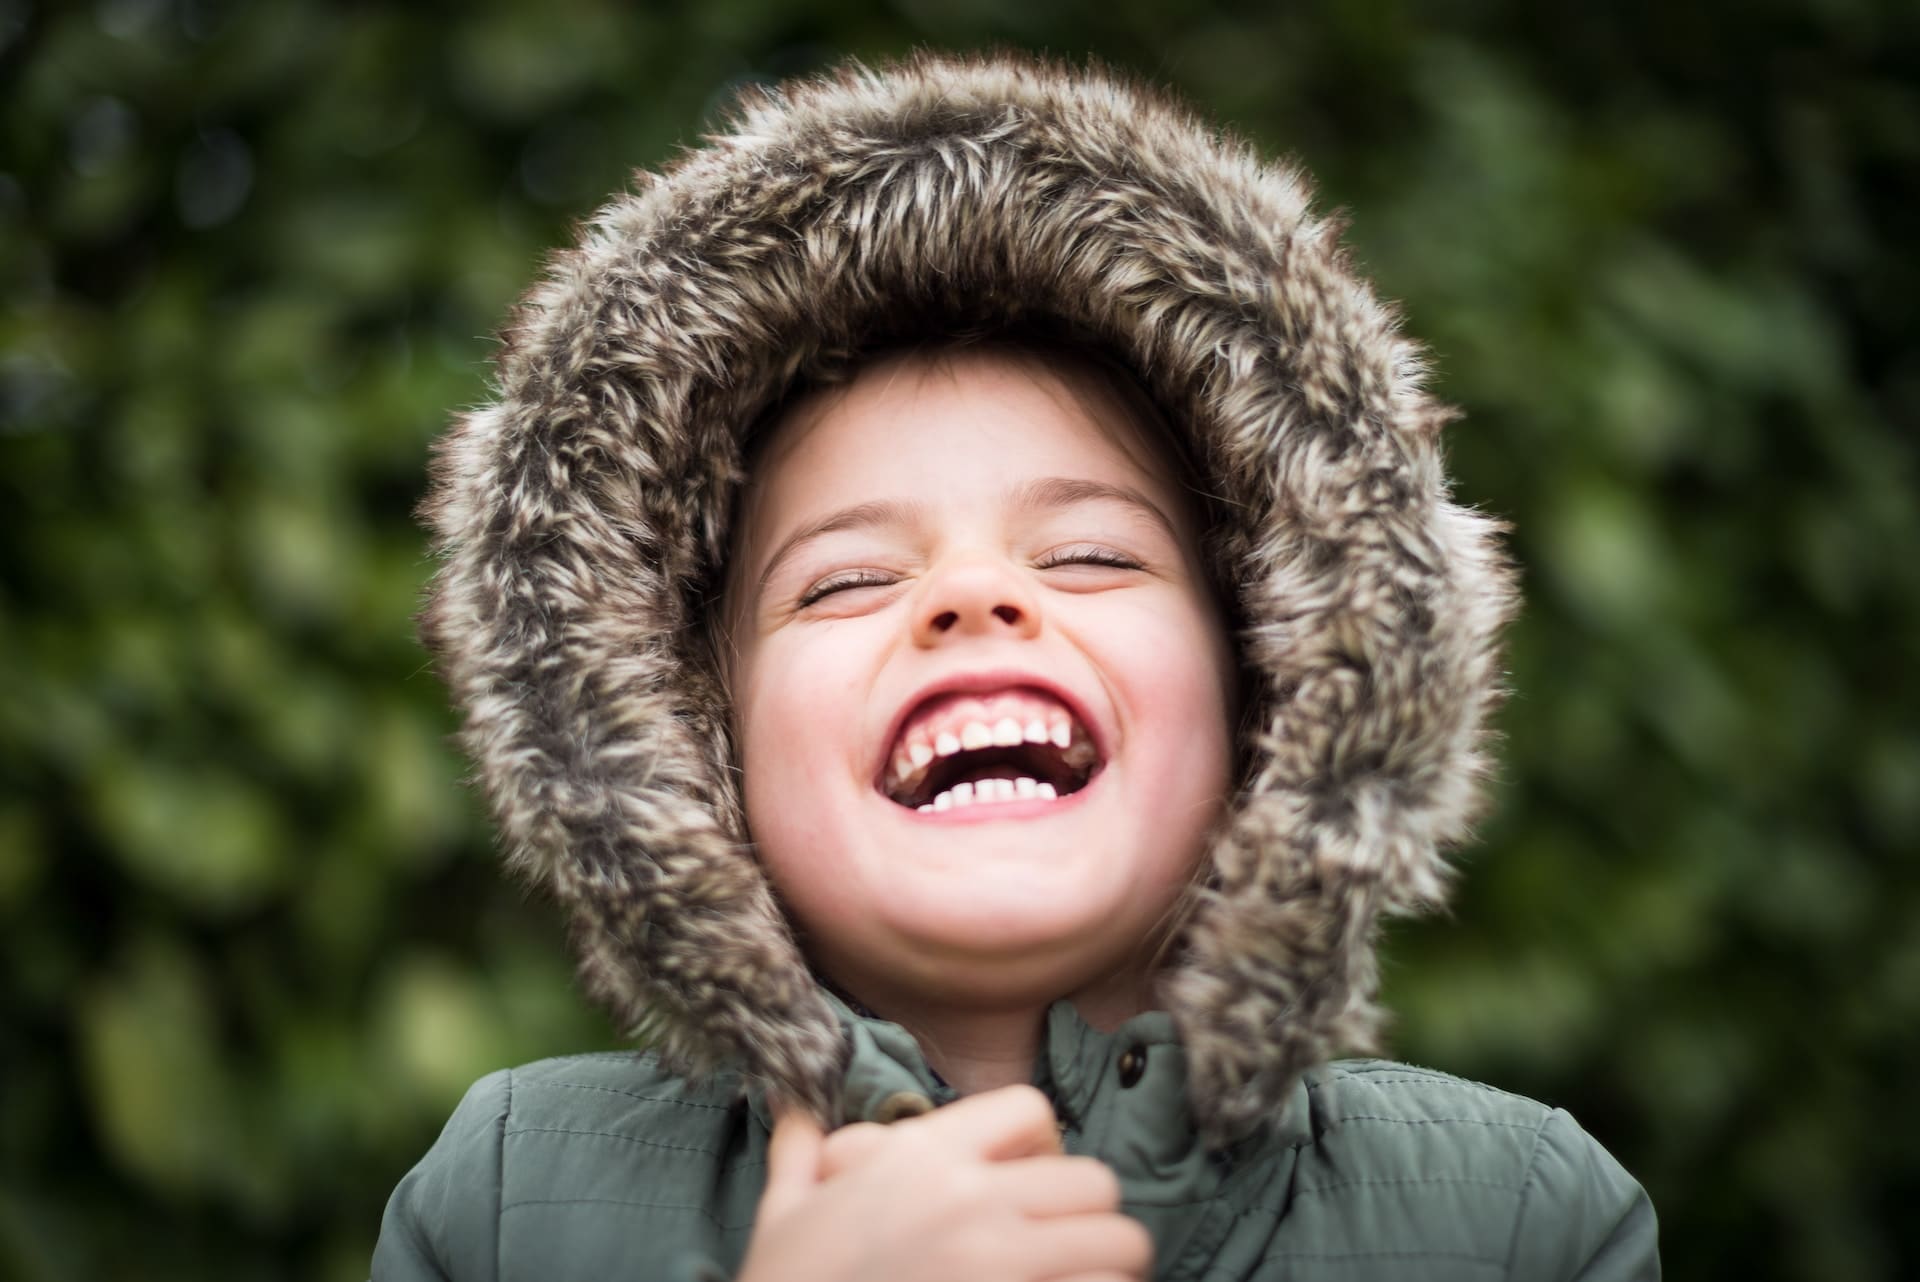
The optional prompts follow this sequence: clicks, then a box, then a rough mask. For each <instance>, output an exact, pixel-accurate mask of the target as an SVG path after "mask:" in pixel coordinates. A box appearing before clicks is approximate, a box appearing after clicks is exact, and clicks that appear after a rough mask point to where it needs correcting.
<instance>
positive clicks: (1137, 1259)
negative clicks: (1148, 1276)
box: [1121, 1217, 1153, 1271]
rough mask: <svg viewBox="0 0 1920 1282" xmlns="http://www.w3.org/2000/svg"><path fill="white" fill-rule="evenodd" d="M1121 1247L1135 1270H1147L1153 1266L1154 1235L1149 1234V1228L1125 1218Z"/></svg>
mask: <svg viewBox="0 0 1920 1282" xmlns="http://www.w3.org/2000/svg"><path fill="white" fill-rule="evenodd" d="M1121 1225H1122V1229H1121V1232H1122V1237H1121V1246H1122V1247H1123V1249H1124V1250H1125V1253H1126V1259H1127V1260H1128V1262H1129V1263H1130V1264H1131V1265H1132V1266H1133V1267H1135V1268H1138V1269H1141V1270H1143V1271H1144V1270H1145V1269H1147V1268H1149V1267H1151V1266H1152V1264H1153V1234H1151V1233H1149V1232H1147V1226H1146V1225H1144V1224H1142V1223H1140V1221H1138V1220H1136V1219H1132V1218H1130V1217H1123V1218H1122V1220H1121Z"/></svg>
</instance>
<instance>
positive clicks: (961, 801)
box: [918, 777, 1060, 815]
mask: <svg viewBox="0 0 1920 1282" xmlns="http://www.w3.org/2000/svg"><path fill="white" fill-rule="evenodd" d="M1059 795H1060V794H1059V791H1058V790H1057V789H1055V788H1054V786H1053V785H1052V784H1050V783H1043V782H1039V781H1037V780H1033V779H1028V778H1024V777H1023V778H1019V779H982V780H980V781H979V782H978V783H957V784H955V785H953V787H951V788H949V789H947V790H946V791H945V792H942V793H939V794H937V795H936V796H935V797H934V799H933V800H932V801H929V802H927V803H925V804H924V805H922V806H920V807H919V808H918V809H919V811H920V813H921V814H923V815H927V814H933V813H935V812H936V811H941V810H952V809H954V808H955V807H957V806H980V805H987V804H990V803H992V802H998V801H1028V800H1039V801H1054V800H1057V799H1058V798H1059Z"/></svg>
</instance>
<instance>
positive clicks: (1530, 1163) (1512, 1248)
mask: <svg viewBox="0 0 1920 1282" xmlns="http://www.w3.org/2000/svg"><path fill="white" fill-rule="evenodd" d="M1552 1121H1553V1114H1552V1113H1548V1114H1547V1115H1546V1116H1545V1117H1543V1118H1541V1119H1540V1125H1539V1126H1537V1127H1535V1128H1534V1131H1533V1149H1532V1151H1531V1152H1529V1153H1528V1154H1527V1178H1526V1179H1524V1180H1522V1181H1521V1183H1520V1201H1519V1203H1518V1204H1517V1205H1516V1206H1515V1207H1514V1209H1513V1235H1512V1237H1511V1238H1510V1239H1509V1240H1508V1242H1507V1265H1506V1276H1507V1277H1512V1276H1513V1262H1514V1256H1515V1255H1516V1254H1517V1253H1518V1252H1519V1250H1520V1226H1521V1225H1522V1224H1524V1223H1525V1222H1526V1218H1527V1195H1528V1194H1529V1193H1531V1192H1532V1191H1533V1177H1534V1176H1535V1175H1536V1174H1537V1173H1538V1171H1539V1168H1540V1145H1541V1142H1542V1141H1543V1140H1544V1139H1545V1138H1546V1134H1547V1127H1548V1125H1549V1124H1551V1123H1552Z"/></svg>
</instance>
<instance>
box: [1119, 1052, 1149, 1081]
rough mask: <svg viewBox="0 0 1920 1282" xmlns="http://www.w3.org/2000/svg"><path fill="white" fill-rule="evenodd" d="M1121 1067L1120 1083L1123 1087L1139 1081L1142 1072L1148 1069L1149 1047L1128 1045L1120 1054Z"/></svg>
mask: <svg viewBox="0 0 1920 1282" xmlns="http://www.w3.org/2000/svg"><path fill="white" fill-rule="evenodd" d="M1119 1069H1120V1085H1121V1087H1122V1088H1123V1089H1124V1088H1125V1087H1129V1086H1132V1085H1133V1084H1134V1083H1136V1082H1138V1081H1139V1080H1140V1076H1141V1074H1143V1073H1145V1072H1146V1071H1147V1048H1146V1047H1144V1046H1129V1047H1127V1049H1126V1050H1125V1051H1124V1052H1123V1053H1122V1054H1121V1056H1120V1064H1119Z"/></svg>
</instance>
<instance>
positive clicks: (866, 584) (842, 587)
mask: <svg viewBox="0 0 1920 1282" xmlns="http://www.w3.org/2000/svg"><path fill="white" fill-rule="evenodd" d="M893 582H894V579H893V577H892V576H891V575H887V574H883V573H881V572H880V571H878V570H848V571H846V572H845V573H843V574H834V575H829V576H828V577H827V578H824V579H822V580H820V581H819V582H818V583H816V584H814V585H813V586H812V587H810V588H808V589H807V590H806V591H805V592H804V593H802V594H801V596H800V600H799V601H798V602H796V604H797V605H798V606H799V608H800V609H802V610H804V609H806V608H807V607H808V606H810V605H813V604H815V603H816V602H819V601H823V600H825V599H826V598H827V597H830V596H832V595H833V594H834V593H836V592H846V591H848V590H850V589H852V588H884V587H887V586H889V585H890V584H892V583H893Z"/></svg>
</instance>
